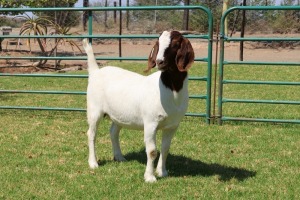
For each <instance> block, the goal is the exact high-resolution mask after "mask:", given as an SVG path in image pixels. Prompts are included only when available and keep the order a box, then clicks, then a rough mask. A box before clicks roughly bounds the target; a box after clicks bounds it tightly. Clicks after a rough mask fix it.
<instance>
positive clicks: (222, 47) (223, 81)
mask: <svg viewBox="0 0 300 200" xmlns="http://www.w3.org/2000/svg"><path fill="white" fill-rule="evenodd" d="M267 10H268V11H270V10H273V11H278V10H282V11H287V10H293V11H297V12H300V6H237V7H233V8H230V9H228V10H227V11H226V12H225V13H224V14H223V15H222V18H221V26H220V32H221V33H220V35H221V37H220V56H219V59H220V61H219V93H218V116H217V117H218V123H219V124H222V123H223V122H224V121H251V122H275V123H300V120H298V119H265V118H247V117H234V116H227V115H226V113H224V108H223V106H224V104H225V103H226V104H227V103H247V104H283V105H292V106H299V105H300V101H288V100H259V99H231V98H226V97H225V96H226V94H225V93H224V85H230V84H237V85H245V84H246V85H271V86H295V87H298V88H297V89H298V90H299V86H300V82H292V81H267V80H266V81H254V80H229V79H224V73H225V71H226V66H228V65H230V66H232V67H234V66H236V65H238V66H236V67H240V66H242V65H255V66H261V65H264V66H281V67H300V62H258V61H230V60H225V58H224V57H225V56H224V54H225V51H226V47H225V43H226V42H230V41H234V42H243V41H250V42H257V41H272V42H273V41H280V42H284V41H300V37H299V36H296V37H279V38H272V37H267V38H263V37H257V38H254V37H230V36H227V35H226V34H225V21H226V18H227V17H228V15H229V14H230V13H232V12H233V11H267ZM295 89H296V88H295ZM296 109H298V110H299V109H300V108H299V107H297V108H296ZM245 114H247V113H245Z"/></svg>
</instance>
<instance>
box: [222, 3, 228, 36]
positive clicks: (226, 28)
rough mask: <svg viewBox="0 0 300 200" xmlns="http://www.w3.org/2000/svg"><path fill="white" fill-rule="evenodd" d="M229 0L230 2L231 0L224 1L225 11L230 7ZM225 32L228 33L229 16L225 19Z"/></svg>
mask: <svg viewBox="0 0 300 200" xmlns="http://www.w3.org/2000/svg"><path fill="white" fill-rule="evenodd" d="M228 2H229V0H224V1H223V13H224V12H225V11H226V10H227V9H228ZM224 34H225V35H227V34H228V22H227V18H226V19H225V23H224Z"/></svg>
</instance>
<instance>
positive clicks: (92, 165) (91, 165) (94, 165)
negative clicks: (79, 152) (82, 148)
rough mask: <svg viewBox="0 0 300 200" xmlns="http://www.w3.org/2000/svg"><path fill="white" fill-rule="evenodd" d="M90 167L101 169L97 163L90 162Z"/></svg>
mask: <svg viewBox="0 0 300 200" xmlns="http://www.w3.org/2000/svg"><path fill="white" fill-rule="evenodd" d="M89 166H90V168H91V169H96V168H98V167H99V164H98V163H97V162H95V161H94V162H89Z"/></svg>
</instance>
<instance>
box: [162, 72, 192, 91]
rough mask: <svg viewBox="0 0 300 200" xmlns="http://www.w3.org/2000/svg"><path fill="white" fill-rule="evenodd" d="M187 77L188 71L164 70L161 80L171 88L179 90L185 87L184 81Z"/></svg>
mask: <svg viewBox="0 0 300 200" xmlns="http://www.w3.org/2000/svg"><path fill="white" fill-rule="evenodd" d="M186 77H187V72H180V71H178V70H177V68H176V70H174V71H170V70H167V71H164V72H162V73H161V77H160V78H161V80H162V82H163V84H164V85H165V86H166V87H167V88H169V89H171V90H172V91H176V92H179V91H180V90H181V89H182V87H183V82H184V80H185V79H186Z"/></svg>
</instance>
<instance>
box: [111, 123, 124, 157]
mask: <svg viewBox="0 0 300 200" xmlns="http://www.w3.org/2000/svg"><path fill="white" fill-rule="evenodd" d="M120 130H121V127H120V126H118V125H117V124H115V123H112V125H111V127H110V139H111V143H112V147H113V154H114V160H115V161H120V162H122V161H126V159H125V158H124V157H123V155H122V152H121V148H120V141H119V133H120Z"/></svg>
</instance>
